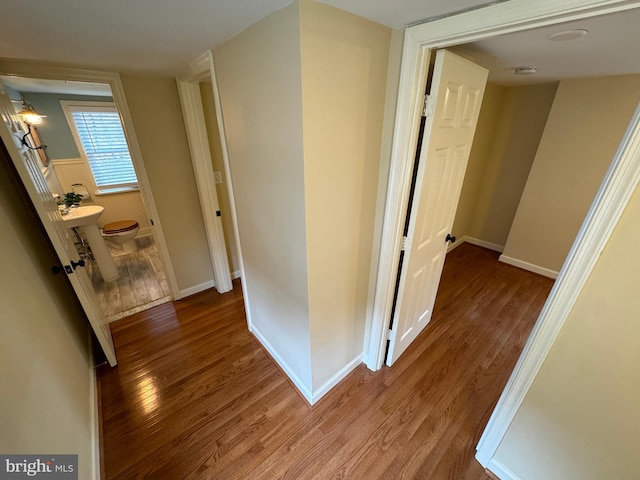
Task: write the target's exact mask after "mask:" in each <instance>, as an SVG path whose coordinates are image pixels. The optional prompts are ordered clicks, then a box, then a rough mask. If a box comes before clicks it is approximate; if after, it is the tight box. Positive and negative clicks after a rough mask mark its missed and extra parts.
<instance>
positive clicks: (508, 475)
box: [487, 458, 520, 480]
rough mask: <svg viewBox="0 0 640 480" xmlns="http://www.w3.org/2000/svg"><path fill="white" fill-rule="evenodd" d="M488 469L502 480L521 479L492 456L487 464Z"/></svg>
mask: <svg viewBox="0 0 640 480" xmlns="http://www.w3.org/2000/svg"><path fill="white" fill-rule="evenodd" d="M487 470H490V471H491V473H493V474H494V475H495V476H496V477H498V478H499V479H500V480H520V477H519V476H517V475H516V474H515V473H513V472H512V471H511V470H509V469H508V468H507V467H505V466H504V465H503V464H502V463H500V462H499V461H497V460H496V459H494V458H492V459H491V461H490V462H489V465H488V466H487Z"/></svg>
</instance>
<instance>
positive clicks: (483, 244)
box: [447, 235, 504, 253]
mask: <svg viewBox="0 0 640 480" xmlns="http://www.w3.org/2000/svg"><path fill="white" fill-rule="evenodd" d="M463 243H470V244H471V245H476V246H478V247H482V248H486V249H488V250H493V251H494V252H500V253H502V251H503V250H504V245H498V244H497V243H491V242H486V241H484V240H480V239H479V238H474V237H469V236H467V235H465V236H464V237H462V238H459V239H458V240H457V241H456V242H454V243H452V244H450V245H449V246H448V247H447V253H449V252H450V251H451V250H455V249H456V248H458V247H459V246H460V245H462V244H463Z"/></svg>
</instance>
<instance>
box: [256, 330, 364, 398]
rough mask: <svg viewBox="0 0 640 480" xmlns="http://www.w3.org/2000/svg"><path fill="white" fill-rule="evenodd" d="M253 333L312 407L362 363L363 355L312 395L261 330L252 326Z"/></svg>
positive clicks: (343, 368) (348, 364)
mask: <svg viewBox="0 0 640 480" xmlns="http://www.w3.org/2000/svg"><path fill="white" fill-rule="evenodd" d="M251 333H252V334H253V335H254V336H255V337H256V339H257V340H258V341H259V342H260V343H261V344H262V346H263V347H264V348H265V350H266V351H267V352H268V353H269V355H270V356H271V358H273V360H274V361H275V362H276V363H277V364H278V365H279V366H280V368H281V369H282V370H283V371H284V373H285V374H286V375H287V376H288V377H289V379H290V380H291V382H292V383H293V384H294V385H295V387H296V388H297V389H298V390H299V391H300V393H301V394H302V396H303V397H304V398H305V399H306V400H307V402H309V404H310V405H313V404H314V403H316V402H317V401H318V400H320V399H321V398H322V397H323V396H324V395H326V394H327V393H328V392H329V391H330V390H331V389H332V388H333V387H335V386H336V385H337V384H338V383H340V382H341V381H342V380H343V379H344V378H345V377H346V376H347V375H349V374H350V373H351V372H352V371H353V370H354V369H355V368H356V367H357V366H358V365H360V364H361V363H362V354H359V355H358V356H357V357H356V358H354V359H353V360H351V361H350V362H349V363H347V364H346V365H345V366H344V367H342V368H341V369H340V371H339V372H337V373H336V374H335V375H333V376H332V377H331V378H330V379H329V380H327V381H326V382H325V383H324V384H323V385H322V386H321V387H320V388H318V389H317V390H315V391H314V392H313V393H312V392H311V389H310V388H309V387H308V386H307V385H305V383H304V382H303V381H302V380H301V379H300V377H298V375H296V374H295V372H294V371H293V369H292V368H291V367H290V366H289V364H288V363H287V362H285V361H284V359H283V358H282V357H281V356H280V354H279V353H278V352H277V351H276V350H275V349H274V348H273V346H272V345H271V344H270V343H269V341H268V340H267V339H266V338H265V336H264V335H263V334H262V333H261V332H260V330H258V329H257V328H256V327H255V326H252V329H251Z"/></svg>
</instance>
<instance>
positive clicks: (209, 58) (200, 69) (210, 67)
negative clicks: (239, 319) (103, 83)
mask: <svg viewBox="0 0 640 480" xmlns="http://www.w3.org/2000/svg"><path fill="white" fill-rule="evenodd" d="M187 80H188V81H191V82H194V81H205V80H207V81H211V87H212V89H213V101H214V106H215V111H216V119H217V121H218V134H219V135H220V147H221V150H222V160H223V163H224V172H225V176H226V183H227V192H228V194H229V205H230V208H231V222H232V224H233V234H234V237H235V242H236V252H237V253H238V261H239V263H240V275H239V277H240V281H241V283H242V297H243V300H244V310H245V314H246V316H247V326H248V328H249V331H250V332H251V331H252V322H251V308H250V304H249V292H248V291H247V285H246V282H245V278H246V276H245V274H244V260H243V257H242V246H241V242H240V232H239V229H238V217H237V213H236V203H235V196H234V195H235V194H234V190H233V179H232V177H231V167H230V165H229V150H228V148H227V138H226V134H225V129H224V118H223V116H222V105H221V102H220V92H219V90H218V79H217V78H216V71H215V65H214V59H213V52H211V50H207V51H206V52H204V53H203V54H202V55H200V56H199V57H198V58H197V59H195V60H194V61H193V62H191V63H190V64H189V68H188V70H187V71H186V72H185V73H184V74H183V75H182V76H181V77H179V78H178V81H179V82H180V81H187ZM212 168H213V167H212ZM202 188H205V189H213V191H216V187H215V179H214V180H213V181H212V182H211V181H209V182H207V184H206V185H202ZM208 195H211V193H209V194H208ZM216 198H217V196H216ZM225 248H226V246H225ZM227 267H228V259H227ZM235 275H236V272H234V278H238V277H237V276H235ZM230 281H231V279H230ZM231 288H232V287H231Z"/></svg>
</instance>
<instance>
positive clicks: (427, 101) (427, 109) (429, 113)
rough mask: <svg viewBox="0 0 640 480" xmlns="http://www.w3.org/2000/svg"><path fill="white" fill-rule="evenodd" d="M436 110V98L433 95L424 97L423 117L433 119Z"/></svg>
mask: <svg viewBox="0 0 640 480" xmlns="http://www.w3.org/2000/svg"><path fill="white" fill-rule="evenodd" d="M435 109H436V98H435V97H434V96H433V95H425V96H424V110H423V111H422V116H423V117H433V111H434V110H435Z"/></svg>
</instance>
